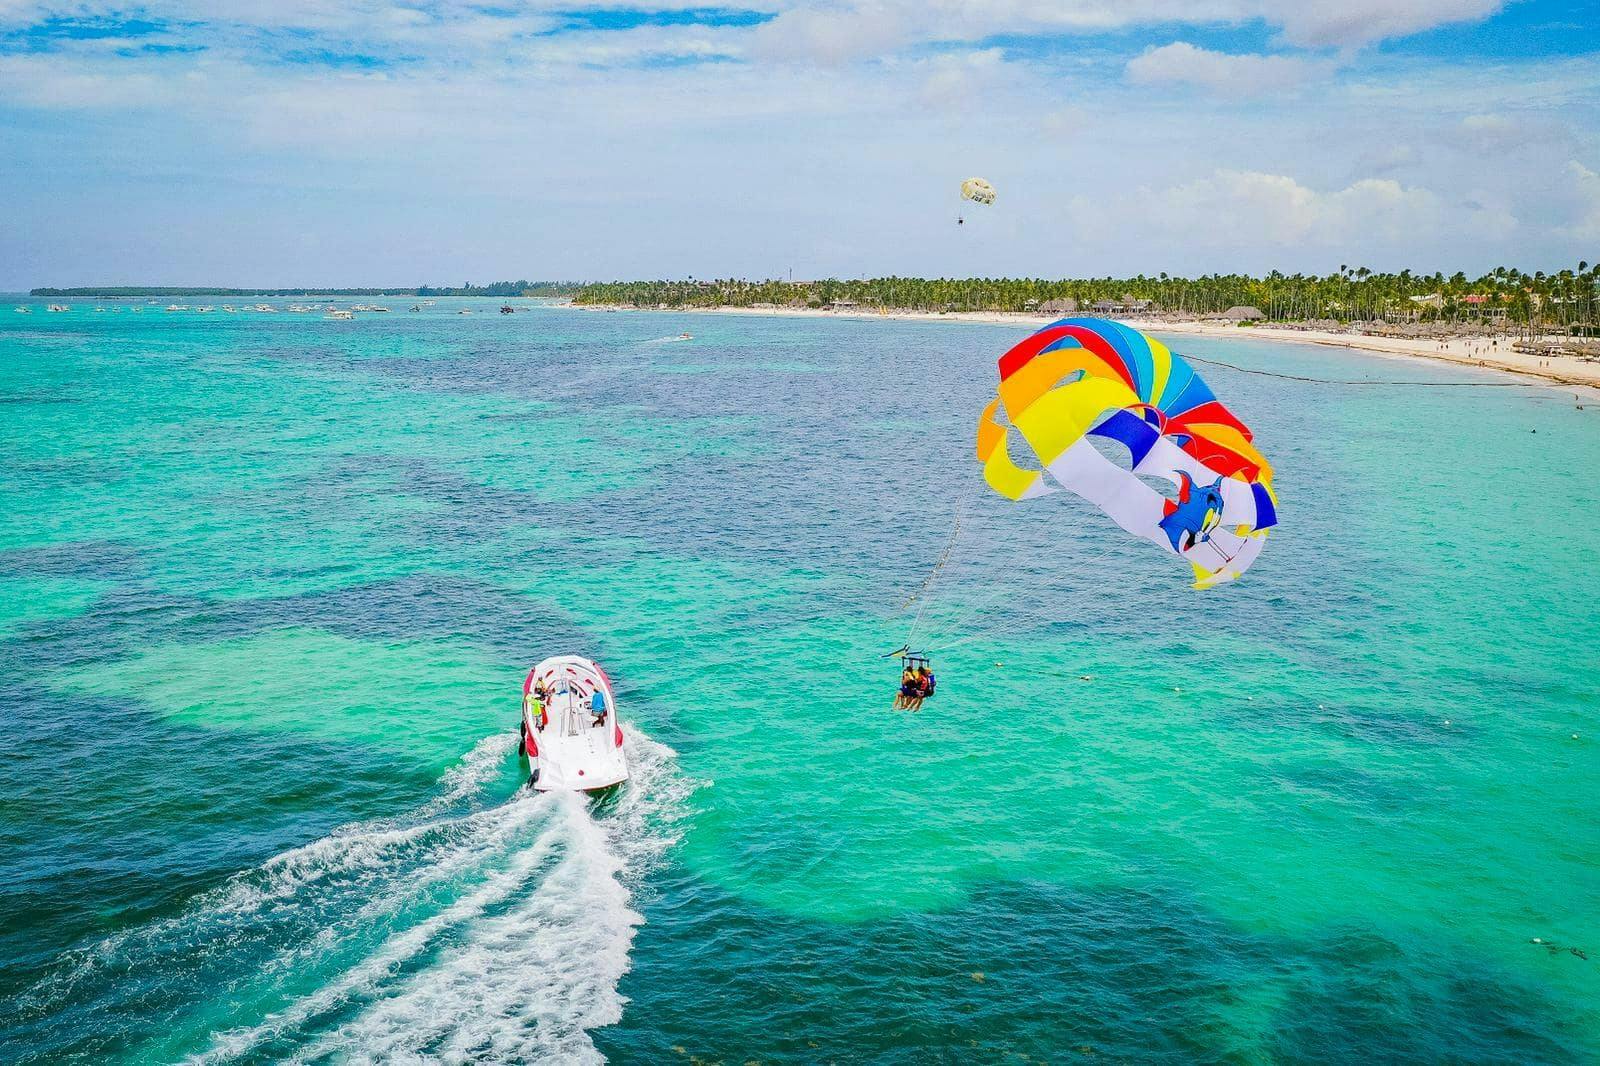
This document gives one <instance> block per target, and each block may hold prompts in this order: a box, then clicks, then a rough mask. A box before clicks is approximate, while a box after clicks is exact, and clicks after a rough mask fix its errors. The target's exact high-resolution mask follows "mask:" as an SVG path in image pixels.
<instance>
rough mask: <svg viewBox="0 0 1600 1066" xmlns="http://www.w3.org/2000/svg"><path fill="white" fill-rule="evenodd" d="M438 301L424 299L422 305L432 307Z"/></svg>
mask: <svg viewBox="0 0 1600 1066" xmlns="http://www.w3.org/2000/svg"><path fill="white" fill-rule="evenodd" d="M438 302H439V301H437V300H423V301H422V306H423V307H432V306H433V305H434V304H436V303H438Z"/></svg>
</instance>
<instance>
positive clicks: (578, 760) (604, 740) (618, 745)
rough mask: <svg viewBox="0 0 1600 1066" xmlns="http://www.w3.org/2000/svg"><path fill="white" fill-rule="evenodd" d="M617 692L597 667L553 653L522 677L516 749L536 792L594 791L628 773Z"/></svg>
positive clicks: (614, 782)
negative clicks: (518, 745) (519, 737)
mask: <svg viewBox="0 0 1600 1066" xmlns="http://www.w3.org/2000/svg"><path fill="white" fill-rule="evenodd" d="M622 742H623V737H622V726H621V725H619V724H618V723H617V697H616V693H615V692H614V691H613V690H612V688H611V679H610V678H609V677H607V676H606V672H605V671H604V670H602V669H600V667H599V666H598V665H597V664H596V663H594V662H592V661H590V660H588V659H584V658H580V657H579V656H576V655H558V656H555V657H553V658H549V659H546V660H544V661H543V662H541V663H540V664H539V665H538V666H535V667H534V668H533V669H532V670H529V671H528V677H527V680H525V681H524V682H523V683H522V754H523V755H524V756H525V757H526V758H527V760H528V775H529V781H530V783H531V784H532V785H533V787H534V788H535V789H537V790H538V791H540V792H570V791H578V792H594V791H596V790H598V789H602V788H610V787H611V786H612V785H616V784H620V783H621V782H623V781H626V780H627V779H628V759H627V756H626V755H624V754H623V751H622Z"/></svg>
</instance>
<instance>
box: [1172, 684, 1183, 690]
mask: <svg viewBox="0 0 1600 1066" xmlns="http://www.w3.org/2000/svg"><path fill="white" fill-rule="evenodd" d="M1172 691H1174V692H1182V691H1183V689H1181V688H1179V687H1178V686H1177V685H1173V686H1172Z"/></svg>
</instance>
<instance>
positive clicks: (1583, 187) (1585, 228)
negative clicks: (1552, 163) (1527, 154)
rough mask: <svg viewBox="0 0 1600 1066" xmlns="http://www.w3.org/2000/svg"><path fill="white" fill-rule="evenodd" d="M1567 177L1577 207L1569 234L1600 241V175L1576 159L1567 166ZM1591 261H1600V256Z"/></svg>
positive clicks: (1582, 238)
mask: <svg viewBox="0 0 1600 1066" xmlns="http://www.w3.org/2000/svg"><path fill="white" fill-rule="evenodd" d="M1567 176H1568V177H1569V178H1570V179H1571V181H1572V191H1573V198H1574V201H1575V206H1576V210H1575V211H1574V214H1573V220H1572V223H1571V225H1570V226H1568V227H1567V233H1568V234H1569V235H1571V236H1573V237H1576V238H1577V239H1578V240H1580V241H1600V174H1596V173H1595V172H1594V171H1592V170H1590V169H1589V168H1588V167H1586V166H1584V165H1583V164H1582V163H1580V162H1578V161H1577V160H1576V159H1574V160H1572V161H1571V162H1569V163H1568V164H1567ZM1596 251H1600V249H1596ZM1590 259H1591V261H1593V260H1594V259H1600V255H1594V256H1591V257H1590Z"/></svg>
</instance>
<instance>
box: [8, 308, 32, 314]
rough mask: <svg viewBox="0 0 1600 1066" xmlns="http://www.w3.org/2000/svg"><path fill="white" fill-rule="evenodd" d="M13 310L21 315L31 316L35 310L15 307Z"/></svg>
mask: <svg viewBox="0 0 1600 1066" xmlns="http://www.w3.org/2000/svg"><path fill="white" fill-rule="evenodd" d="M12 310H13V311H15V312H16V313H17V314H19V315H31V314H33V308H31V307H13V308H12Z"/></svg>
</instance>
